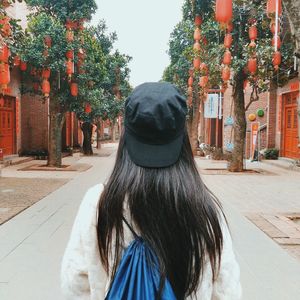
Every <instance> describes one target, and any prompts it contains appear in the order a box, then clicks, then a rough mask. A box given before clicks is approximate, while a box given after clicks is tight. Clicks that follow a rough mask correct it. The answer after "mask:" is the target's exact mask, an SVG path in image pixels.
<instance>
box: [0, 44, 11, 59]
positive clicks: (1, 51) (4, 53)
mask: <svg viewBox="0 0 300 300" xmlns="http://www.w3.org/2000/svg"><path fill="white" fill-rule="evenodd" d="M9 55H10V51H9V48H8V47H7V45H5V44H4V45H3V46H2V47H1V48H0V62H5V63H7V62H8V58H9Z"/></svg>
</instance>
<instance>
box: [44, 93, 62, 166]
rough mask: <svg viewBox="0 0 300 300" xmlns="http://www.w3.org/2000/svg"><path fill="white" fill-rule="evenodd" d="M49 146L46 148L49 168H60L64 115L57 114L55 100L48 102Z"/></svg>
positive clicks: (57, 109)
mask: <svg viewBox="0 0 300 300" xmlns="http://www.w3.org/2000/svg"><path fill="white" fill-rule="evenodd" d="M49 101H50V103H49V110H50V111H49V115H50V124H49V146H48V162H47V165H48V166H49V167H58V168H59V167H61V165H62V152H61V150H62V149H61V148H62V146H61V142H62V141H61V139H62V127H63V124H64V119H65V118H64V114H63V113H61V112H59V108H58V105H57V104H56V101H55V99H53V98H52V99H50V100H49Z"/></svg>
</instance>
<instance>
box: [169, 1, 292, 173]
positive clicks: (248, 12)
mask: <svg viewBox="0 0 300 300" xmlns="http://www.w3.org/2000/svg"><path fill="white" fill-rule="evenodd" d="M233 4H234V5H233V9H234V12H233V20H232V23H233V32H232V36H233V44H232V47H231V48H230V51H231V54H232V64H231V70H232V73H233V76H232V77H231V80H230V82H229V83H230V84H231V85H232V86H233V98H234V99H235V100H236V103H235V107H236V108H238V107H239V109H237V110H236V111H235V114H236V115H235V119H236V124H235V125H236V130H235V133H239V136H236V137H235V145H236V149H239V151H238V153H233V160H234V158H235V157H238V158H239V159H238V163H237V164H234V165H235V166H234V168H233V169H236V170H237V169H238V170H241V169H242V168H243V149H244V141H245V134H246V120H245V103H244V90H243V82H244V80H246V79H247V80H248V81H249V83H250V85H251V87H252V89H253V93H252V98H251V100H252V101H255V100H258V99H259V97H258V95H259V93H261V92H264V91H267V90H268V89H269V87H270V81H274V82H275V83H276V84H278V85H283V84H284V83H286V82H287V80H288V79H289V78H290V73H291V71H292V69H291V66H292V48H293V46H292V43H291V38H290V34H289V31H288V30H287V28H283V33H284V34H283V45H282V48H281V53H282V58H283V59H282V64H281V65H280V68H279V71H278V72H274V67H273V65H272V56H273V52H274V47H272V46H271V39H272V33H271V31H270V29H269V25H270V19H268V17H267V15H266V1H244V0H239V1H238V0H236V1H233ZM196 14H199V15H201V16H202V19H203V23H202V25H201V33H202V43H201V52H200V57H201V61H202V62H204V63H206V64H207V67H208V73H209V85H208V87H210V88H214V87H219V86H220V85H221V84H222V79H221V70H222V59H223V55H224V52H225V48H224V46H223V41H224V36H225V30H223V29H221V28H220V26H219V24H218V23H217V22H216V21H215V15H214V14H215V12H214V1H213V2H211V1H203V0H202V1H200V0H198V1H197V0H195V1H190V0H187V1H185V3H184V5H183V20H182V21H181V22H180V23H179V24H178V25H177V26H176V27H175V29H174V31H173V32H172V34H171V37H170V42H169V55H170V58H171V64H170V65H169V66H168V67H167V69H166V70H165V72H164V75H163V79H164V80H167V81H171V82H173V83H175V84H177V85H178V86H179V87H180V88H181V89H182V90H185V91H187V79H188V77H189V74H188V70H189V68H191V67H192V60H193V57H194V56H195V51H194V50H193V46H192V45H193V43H194V41H193V31H194V28H195V27H194V24H193V23H194V17H195V15H196ZM253 24H255V25H256V26H257V29H258V38H257V41H256V48H255V53H256V57H257V63H258V67H257V72H256V73H255V74H249V72H248V70H247V62H248V59H249V58H250V57H251V56H253V55H254V49H253V48H251V47H249V43H250V40H249V34H248V30H249V27H250V26H251V25H253ZM194 77H195V78H194V90H195V86H197V84H198V78H199V73H197V72H196V74H194ZM237 83H238V84H237ZM200 93H201V89H200ZM197 94H198V91H197ZM197 94H196V95H195V92H194V94H193V96H194V97H193V106H195V105H197V103H198V101H200V98H199V97H197ZM196 126H197V125H196ZM194 130H195V128H194ZM196 130H197V129H196Z"/></svg>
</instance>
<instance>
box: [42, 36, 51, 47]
mask: <svg viewBox="0 0 300 300" xmlns="http://www.w3.org/2000/svg"><path fill="white" fill-rule="evenodd" d="M44 43H45V45H46V46H47V47H48V48H51V46H52V39H51V36H50V35H45V37H44Z"/></svg>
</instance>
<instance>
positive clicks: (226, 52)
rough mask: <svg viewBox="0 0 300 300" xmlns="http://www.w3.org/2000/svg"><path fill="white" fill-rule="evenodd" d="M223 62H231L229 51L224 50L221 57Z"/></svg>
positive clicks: (226, 63)
mask: <svg viewBox="0 0 300 300" xmlns="http://www.w3.org/2000/svg"><path fill="white" fill-rule="evenodd" d="M223 64H224V65H230V64H231V52H230V51H228V50H226V51H225V53H224V57H223Z"/></svg>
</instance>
